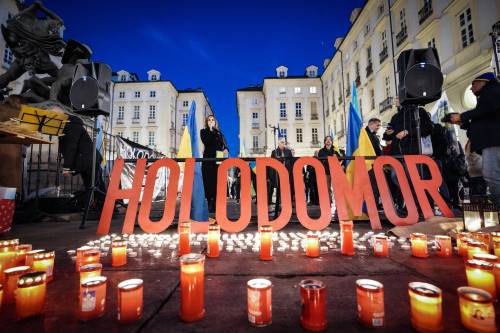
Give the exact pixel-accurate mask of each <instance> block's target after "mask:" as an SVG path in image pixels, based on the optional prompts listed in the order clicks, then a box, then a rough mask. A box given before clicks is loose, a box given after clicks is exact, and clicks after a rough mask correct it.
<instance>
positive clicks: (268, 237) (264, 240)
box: [259, 225, 273, 260]
mask: <svg viewBox="0 0 500 333" xmlns="http://www.w3.org/2000/svg"><path fill="white" fill-rule="evenodd" d="M259 230H260V260H272V259H273V227H272V226H270V225H263V226H261V227H260V228H259Z"/></svg>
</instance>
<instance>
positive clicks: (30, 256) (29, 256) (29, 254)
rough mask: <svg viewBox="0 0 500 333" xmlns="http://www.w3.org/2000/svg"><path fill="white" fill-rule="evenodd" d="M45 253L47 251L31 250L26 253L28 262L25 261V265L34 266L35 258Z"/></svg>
mask: <svg viewBox="0 0 500 333" xmlns="http://www.w3.org/2000/svg"><path fill="white" fill-rule="evenodd" d="M42 252H45V250H42V249H38V250H31V251H28V252H26V260H25V265H26V266H30V267H31V266H33V257H34V256H35V254H38V253H42Z"/></svg>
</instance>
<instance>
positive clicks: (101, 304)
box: [78, 276, 107, 321]
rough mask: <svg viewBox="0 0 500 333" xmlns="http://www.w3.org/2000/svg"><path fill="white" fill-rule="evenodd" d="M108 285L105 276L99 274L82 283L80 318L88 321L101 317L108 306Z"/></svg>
mask: <svg viewBox="0 0 500 333" xmlns="http://www.w3.org/2000/svg"><path fill="white" fill-rule="evenodd" d="M106 286H107V279H106V277H105V276H97V277H93V278H90V279H87V280H84V281H83V282H82V283H81V284H80V295H79V296H80V297H79V300H80V305H79V307H78V318H79V319H80V320H83V321H86V320H90V319H94V318H99V317H101V316H102V315H104V309H105V308H106Z"/></svg>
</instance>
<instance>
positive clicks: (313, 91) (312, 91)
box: [309, 86, 317, 94]
mask: <svg viewBox="0 0 500 333" xmlns="http://www.w3.org/2000/svg"><path fill="white" fill-rule="evenodd" d="M316 91H317V90H316V87H314V86H313V87H309V93H310V94H315V93H316Z"/></svg>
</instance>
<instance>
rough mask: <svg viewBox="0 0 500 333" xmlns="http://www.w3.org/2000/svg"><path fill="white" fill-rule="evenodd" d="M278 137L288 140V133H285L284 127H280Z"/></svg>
mask: <svg viewBox="0 0 500 333" xmlns="http://www.w3.org/2000/svg"><path fill="white" fill-rule="evenodd" d="M280 137H281V138H285V141H287V142H288V135H287V131H286V128H280Z"/></svg>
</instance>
